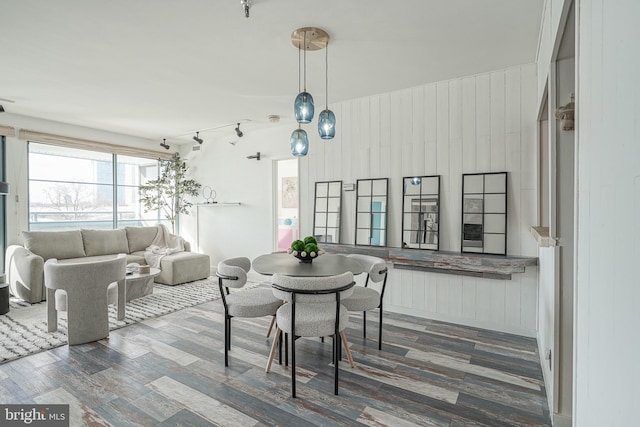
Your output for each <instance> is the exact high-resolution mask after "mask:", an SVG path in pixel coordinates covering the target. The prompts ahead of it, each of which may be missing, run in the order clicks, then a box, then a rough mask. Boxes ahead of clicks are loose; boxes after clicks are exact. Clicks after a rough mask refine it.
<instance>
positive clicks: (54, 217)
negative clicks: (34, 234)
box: [29, 142, 160, 230]
mask: <svg viewBox="0 0 640 427" xmlns="http://www.w3.org/2000/svg"><path fill="white" fill-rule="evenodd" d="M157 177H158V160H154V159H147V158H142V157H131V156H122V155H117V154H109V153H102V152H97V151H89V150H80V149H75V148H66V147H58V146H54V145H47V144H38V143H34V142H30V143H29V229H30V230H69V229H78V228H93V229H111V228H122V227H125V226H142V225H151V224H155V223H158V222H160V217H159V212H158V211H153V212H147V213H145V212H144V210H143V208H142V206H141V205H140V202H139V195H138V186H139V185H140V184H141V183H144V182H146V181H147V180H149V179H156V178H157Z"/></svg>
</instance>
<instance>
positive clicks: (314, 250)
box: [287, 236, 324, 263]
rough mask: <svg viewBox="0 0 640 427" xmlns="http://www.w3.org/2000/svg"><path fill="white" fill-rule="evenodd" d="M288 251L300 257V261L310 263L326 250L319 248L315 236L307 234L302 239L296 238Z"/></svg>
mask: <svg viewBox="0 0 640 427" xmlns="http://www.w3.org/2000/svg"><path fill="white" fill-rule="evenodd" d="M287 253H290V254H291V255H293V256H294V257H296V258H298V259H299V260H300V262H305V263H310V262H312V261H313V259H314V258H317V257H319V256H320V255H322V254H323V253H324V251H323V250H322V249H320V248H318V242H317V241H316V239H315V237H313V236H307V237H305V238H304V239H302V240H294V241H293V242H292V243H291V247H290V248H289V249H287Z"/></svg>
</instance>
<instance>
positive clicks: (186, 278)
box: [155, 251, 211, 285]
mask: <svg viewBox="0 0 640 427" xmlns="http://www.w3.org/2000/svg"><path fill="white" fill-rule="evenodd" d="M209 263H210V261H209V255H205V254H199V253H196V252H188V251H184V252H176V253H175V254H171V255H167V256H165V257H163V258H162V260H161V261H160V270H162V271H161V272H160V274H159V275H158V276H156V278H155V282H156V283H162V284H163V285H179V284H181V283H187V282H193V281H194V280H200V279H206V278H207V277H209V276H210V274H211V266H210V264H209Z"/></svg>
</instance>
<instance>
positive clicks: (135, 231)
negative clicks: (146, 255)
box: [124, 227, 158, 252]
mask: <svg viewBox="0 0 640 427" xmlns="http://www.w3.org/2000/svg"><path fill="white" fill-rule="evenodd" d="M124 229H125V231H126V233H127V240H128V241H129V251H130V252H139V251H143V252H144V250H145V249H147V248H148V247H149V245H150V244H151V242H153V239H155V238H156V234H158V227H125V228H124Z"/></svg>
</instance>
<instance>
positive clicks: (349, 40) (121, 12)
mask: <svg viewBox="0 0 640 427" xmlns="http://www.w3.org/2000/svg"><path fill="white" fill-rule="evenodd" d="M543 3H544V0H402V1H399V0H375V1H374V0H369V1H366V0H350V1H347V0H323V1H317V0H316V1H311V0H254V4H253V6H252V8H251V16H250V18H248V19H247V18H245V17H244V13H243V11H242V6H241V5H240V1H239V0H182V1H169V0H109V1H97V0H61V1H51V0H2V5H1V6H0V16H2V20H1V22H0V31H1V32H2V37H0V57H1V58H2V61H1V63H0V98H6V99H10V100H14V101H15V103H8V102H6V101H1V100H0V104H2V105H3V106H4V107H5V109H6V110H7V112H10V113H15V114H20V115H25V116H33V117H39V118H44V119H49V120H55V121H60V122H65V123H72V124H76V125H81V126H87V127H91V128H96V129H104V130H110V131H113V132H118V133H123V134H128V135H135V136H140V137H144V138H151V139H158V140H161V139H162V138H169V140H170V141H174V142H175V141H176V140H179V139H182V140H189V139H190V138H191V136H192V134H191V132H195V131H196V130H203V129H209V128H216V127H219V126H224V125H228V124H230V123H235V122H238V121H244V120H245V119H247V120H249V121H247V122H246V123H243V125H242V128H243V129H244V130H246V129H249V131H250V130H251V129H252V128H254V129H255V128H258V127H264V126H268V120H267V116H268V115H270V114H279V115H280V116H282V121H291V123H292V124H293V123H294V119H293V114H292V109H293V99H294V98H295V96H296V94H297V93H298V50H297V49H296V48H294V47H293V45H292V44H291V40H290V37H291V33H292V31H293V30H295V29H296V28H299V27H305V26H316V27H320V28H323V29H324V30H326V31H327V32H328V33H329V35H330V37H331V42H330V43H329V101H330V103H331V102H337V101H344V100H348V99H354V98H359V97H364V96H368V95H372V94H376V93H383V92H389V91H394V90H399V89H403V88H408V87H412V86H417V85H421V84H425V83H430V82H435V81H440V80H446V79H450V78H456V77H461V76H468V75H473V74H477V73H482V72H486V71H491V70H496V69H500V68H505V67H508V66H511V65H518V64H524V63H530V62H533V61H534V60H535V54H536V48H537V42H538V35H539V27H540V22H541V13H542V8H543ZM324 58H325V52H324V50H322V51H316V52H309V53H308V54H307V89H308V90H309V92H311V93H312V94H313V96H314V98H315V103H316V109H317V110H318V109H319V108H322V106H324V103H325V100H324V99H325V96H324V81H325V73H324V66H325V64H324ZM234 127H235V125H234ZM211 132H214V131H211ZM206 133H207V132H204V134H205V136H206Z"/></svg>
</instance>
